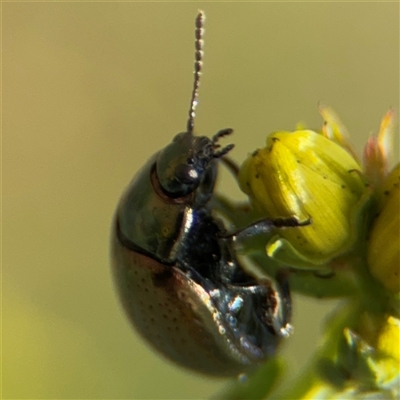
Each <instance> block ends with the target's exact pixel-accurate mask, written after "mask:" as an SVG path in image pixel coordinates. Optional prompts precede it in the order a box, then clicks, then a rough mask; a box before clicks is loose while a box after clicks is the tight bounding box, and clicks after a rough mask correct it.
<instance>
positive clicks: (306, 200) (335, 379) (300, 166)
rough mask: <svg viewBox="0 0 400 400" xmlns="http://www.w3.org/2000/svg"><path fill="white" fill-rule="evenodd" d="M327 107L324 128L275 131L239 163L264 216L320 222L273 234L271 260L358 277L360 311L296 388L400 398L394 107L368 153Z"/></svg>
mask: <svg viewBox="0 0 400 400" xmlns="http://www.w3.org/2000/svg"><path fill="white" fill-rule="evenodd" d="M319 110H320V113H321V115H322V117H323V119H324V123H323V127H322V129H321V131H320V132H316V131H312V130H308V129H304V128H303V127H299V128H298V129H297V130H295V131H293V132H287V131H282V132H275V133H272V134H271V135H269V136H268V137H267V140H266V146H265V147H264V148H262V149H258V150H256V151H254V152H253V153H252V154H251V155H250V156H249V157H248V159H247V160H246V161H245V162H244V163H243V165H242V166H241V168H240V171H239V184H240V187H241V189H242V190H243V191H244V192H245V193H246V194H247V195H248V196H249V199H250V202H251V204H252V205H253V207H254V209H255V210H257V212H258V213H259V214H260V215H262V216H265V217H268V218H282V217H295V218H297V220H299V221H300V222H301V221H307V220H308V221H310V222H311V223H310V224H309V225H306V226H301V227H299V228H297V229H288V230H280V231H279V232H278V233H276V234H274V235H272V237H268V238H267V240H268V243H267V245H266V248H265V251H266V254H267V255H268V256H269V257H270V258H271V259H273V260H275V261H276V262H277V263H278V264H279V265H286V266H287V265H289V266H290V267H291V268H292V270H294V271H296V270H297V271H302V273H304V271H308V272H313V273H316V271H317V272H321V271H323V270H324V269H325V270H326V269H327V270H329V271H331V273H332V279H331V282H332V285H334V282H335V279H336V278H335V276H336V277H337V276H340V274H341V273H342V272H343V271H344V270H345V271H347V272H350V273H351V274H352V277H353V278H352V279H353V280H354V281H355V282H357V283H356V285H357V289H358V290H356V291H354V293H352V295H350V296H348V298H347V303H346V304H347V310H352V311H349V312H347V314H348V315H347V317H346V318H342V319H341V322H340V323H339V324H338V326H339V328H338V329H337V331H336V334H331V333H330V334H328V335H326V336H325V340H324V344H323V345H322V348H325V349H329V351H324V350H322V352H321V354H320V356H319V357H318V356H317V357H316V361H315V371H314V372H315V373H314V374H312V378H310V379H309V385H308V386H307V388H306V389H305V390H304V391H303V392H302V393H299V392H293V393H296V396H298V397H299V398H337V399H342V398H396V396H400V389H399V388H400V319H399V317H400V306H399V304H400V237H399V235H400V164H397V165H396V166H394V167H391V158H392V149H393V139H394V132H395V115H394V110H393V109H390V110H389V111H388V112H387V113H386V115H385V116H384V117H383V119H382V122H381V126H380V130H379V133H378V134H377V135H374V136H371V137H370V138H369V139H368V141H367V144H366V146H365V149H364V155H363V160H362V161H360V159H359V158H358V157H357V155H356V152H355V151H354V150H353V149H352V147H351V145H350V143H349V139H348V134H347V131H346V129H345V127H344V126H343V124H342V123H341V122H340V120H339V118H338V116H337V115H336V114H335V112H334V111H333V110H332V109H331V108H329V107H325V106H320V108H319ZM310 276H311V275H310ZM314 278H315V275H314ZM295 280H296V277H294V278H293V281H295ZM328 285H329V283H328ZM337 313H340V311H338V312H337ZM339 319H340V318H339ZM332 349H333V350H332ZM293 393H292V394H293ZM368 396H372V397H368ZM382 396H383V397H382Z"/></svg>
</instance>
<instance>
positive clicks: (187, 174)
mask: <svg viewBox="0 0 400 400" xmlns="http://www.w3.org/2000/svg"><path fill="white" fill-rule="evenodd" d="M199 178H200V176H199V172H198V171H197V170H196V169H195V168H193V167H190V166H189V165H186V164H181V165H179V166H178V167H177V168H176V179H177V180H178V181H179V182H181V183H183V184H185V185H189V184H194V183H196V182H197V181H198V180H199Z"/></svg>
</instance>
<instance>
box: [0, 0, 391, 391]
mask: <svg viewBox="0 0 400 400" xmlns="http://www.w3.org/2000/svg"><path fill="white" fill-rule="evenodd" d="M198 8H201V9H203V10H205V12H206V15H207V21H206V36H205V65H204V74H203V80H202V83H201V90H200V104H199V107H198V109H197V115H198V116H197V119H196V128H197V131H198V132H200V133H202V134H206V135H212V134H213V133H215V132H216V131H217V130H219V129H221V128H225V127H233V128H234V129H235V135H234V136H233V137H232V140H233V141H234V142H235V143H236V148H235V150H234V151H233V152H232V153H231V154H232V156H233V157H234V158H235V159H236V160H238V161H242V160H244V158H245V157H246V155H247V154H248V153H249V152H252V151H253V150H255V149H256V148H257V147H260V146H263V145H264V143H265V136H266V135H267V133H269V132H271V131H275V130H281V129H292V128H294V126H295V124H296V123H297V122H298V121H300V120H301V121H306V122H307V123H308V125H309V126H311V127H315V128H317V127H319V126H320V125H321V119H320V117H319V115H318V112H317V102H318V101H321V100H322V101H324V102H325V103H326V104H329V105H331V106H332V107H334V108H335V110H336V111H337V112H338V113H339V115H340V116H341V118H342V120H343V121H344V123H345V124H346V125H347V127H348V129H349V130H350V132H351V133H352V135H353V139H354V143H355V144H356V145H357V146H358V148H359V149H361V146H362V143H363V142H365V140H366V139H367V137H368V135H369V134H370V133H373V132H375V133H376V132H377V131H378V128H379V123H380V119H381V117H382V116H383V114H384V113H385V112H386V111H387V109H388V108H389V106H395V107H396V108H397V109H398V108H399V4H398V3H377V2H376V3H198V2H193V3H3V4H2V12H3V17H2V18H3V19H2V22H3V53H2V55H3V98H2V99H3V221H2V224H3V281H2V297H3V321H2V322H3V332H2V333H3V354H2V365H3V381H2V385H3V386H2V391H3V398H30V399H33V398H35V399H36V398H38V399H39V398H113V399H115V398H124V399H128V398H132V399H144V398H147V399H156V398H170V399H195V398H207V397H209V396H210V395H211V394H213V393H215V392H216V391H218V390H221V388H222V387H223V386H224V384H225V382H224V381H220V380H216V379H215V380H214V379H209V378H203V377H201V376H196V375H191V374H189V373H187V372H186V371H183V370H181V369H179V368H176V367H175V366H172V365H171V364H169V363H167V362H166V361H164V360H163V359H161V358H159V357H158V355H156V354H154V353H152V351H151V350H150V349H149V348H148V347H147V346H146V345H145V344H144V343H143V342H142V341H141V339H140V338H138V337H137V336H136V334H135V333H134V332H133V331H132V330H131V328H130V327H129V325H128V322H127V320H126V319H125V317H124V315H123V314H122V312H121V309H120V307H119V304H118V302H117V300H116V296H115V293H114V290H113V286H112V282H111V278H110V271H109V255H108V242H109V226H110V222H111V219H112V215H113V211H114V207H115V206H116V203H117V201H118V198H119V196H120V194H121V192H122V190H123V189H124V187H125V185H126V184H127V183H128V182H129V180H130V179H131V177H132V175H133V174H134V173H135V172H136V171H137V170H138V169H139V167H140V166H141V165H142V164H143V163H144V162H145V161H146V159H147V158H148V157H149V156H150V155H151V154H153V153H154V152H155V151H156V150H158V149H159V148H161V147H163V146H165V145H166V144H167V143H168V142H169V141H170V140H171V138H172V136H173V135H174V134H175V133H177V132H179V131H182V130H184V129H185V124H186V115H187V109H188V104H189V99H190V92H191V89H192V69H193V57H194V50H193V40H194V39H193V36H194V34H193V31H194V28H193V25H194V18H195V16H196V13H197V9H198ZM396 149H397V157H398V142H397V145H396ZM222 177H223V182H222V184H221V186H220V190H221V191H223V192H224V193H228V194H229V193H231V194H232V196H233V197H235V198H236V197H240V193H239V191H238V189H237V188H236V187H235V183H234V182H233V180H232V178H230V177H229V175H228V174H226V173H222ZM332 305H333V303H332V302H328V301H318V302H317V301H313V300H307V299H304V298H301V297H299V296H297V297H295V299H294V307H295V316H294V324H295V334H294V335H293V337H292V338H290V339H289V340H287V343H285V345H284V346H283V352H284V353H285V354H286V355H287V356H288V360H289V362H290V365H291V366H292V369H293V370H296V369H298V368H301V366H302V365H304V362H305V361H306V359H307V354H308V353H309V352H310V351H312V348H313V346H315V343H316V342H317V340H318V337H319V334H320V329H321V321H322V320H323V318H324V316H325V314H326V313H327V312H328V310H329V309H330V308H331V307H332Z"/></svg>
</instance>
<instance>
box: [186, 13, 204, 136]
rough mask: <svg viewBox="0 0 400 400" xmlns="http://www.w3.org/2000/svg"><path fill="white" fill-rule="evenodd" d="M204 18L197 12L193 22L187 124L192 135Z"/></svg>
mask: <svg viewBox="0 0 400 400" xmlns="http://www.w3.org/2000/svg"><path fill="white" fill-rule="evenodd" d="M205 19H206V16H205V14H204V11H201V10H199V13H198V14H197V17H196V22H195V28H196V29H195V32H194V36H195V42H194V43H195V53H194V82H193V91H192V98H191V100H190V108H189V119H188V122H187V131H188V132H189V133H193V128H194V117H195V109H196V106H197V96H198V90H199V85H200V76H201V68H202V66H203V44H204V41H203V35H204V21H205Z"/></svg>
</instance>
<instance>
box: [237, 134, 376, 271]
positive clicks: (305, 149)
mask: <svg viewBox="0 0 400 400" xmlns="http://www.w3.org/2000/svg"><path fill="white" fill-rule="evenodd" d="M239 184H240V187H241V189H242V190H243V191H244V192H245V193H246V194H248V196H249V197H250V199H251V201H252V203H253V205H254V206H255V207H256V208H257V209H258V210H259V211H260V212H262V213H263V214H264V215H265V216H267V217H271V218H278V217H290V216H296V217H297V218H298V219H299V220H300V221H306V220H308V219H310V218H311V221H312V223H311V224H310V225H308V226H304V227H299V228H293V229H285V230H282V231H280V232H279V236H276V237H274V238H272V239H271V240H270V241H269V243H268V244H267V253H268V255H269V256H271V257H273V258H275V259H277V260H278V261H280V262H283V263H290V264H291V265H293V266H298V267H313V266H314V268H315V266H317V265H322V264H325V263H327V262H328V261H329V260H331V259H332V258H333V257H336V256H338V255H340V254H342V253H344V252H346V251H347V250H349V248H351V247H352V245H353V244H354V242H355V239H356V236H357V229H356V228H357V227H356V225H357V224H356V220H357V216H358V215H359V212H360V211H361V209H362V206H363V205H364V204H365V201H366V199H367V198H368V193H369V192H368V190H367V189H366V184H365V180H364V178H363V175H362V173H361V167H360V166H359V164H358V163H357V161H356V160H355V159H354V158H353V157H352V156H351V155H350V154H349V152H347V151H346V150H345V149H344V148H343V147H341V146H340V145H339V144H337V143H335V142H334V141H332V140H329V139H328V138H326V137H324V136H323V135H322V134H319V133H316V132H314V131H311V130H298V131H295V132H278V133H274V134H272V135H270V136H269V137H268V138H267V146H266V147H265V148H263V149H259V150H257V151H255V152H254V153H253V154H252V155H251V156H250V157H249V158H248V159H247V160H246V161H245V162H244V164H243V165H242V167H241V169H240V172H239ZM367 192H368V193H367Z"/></svg>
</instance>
